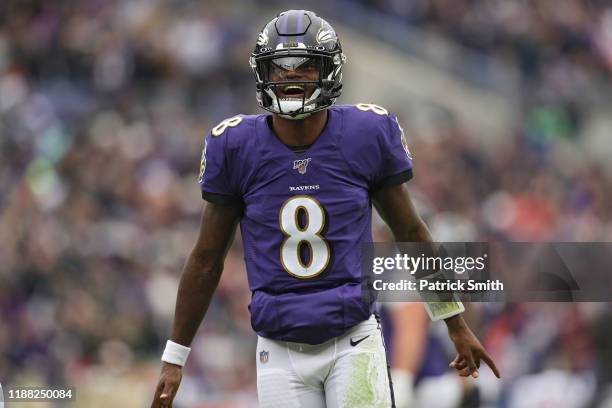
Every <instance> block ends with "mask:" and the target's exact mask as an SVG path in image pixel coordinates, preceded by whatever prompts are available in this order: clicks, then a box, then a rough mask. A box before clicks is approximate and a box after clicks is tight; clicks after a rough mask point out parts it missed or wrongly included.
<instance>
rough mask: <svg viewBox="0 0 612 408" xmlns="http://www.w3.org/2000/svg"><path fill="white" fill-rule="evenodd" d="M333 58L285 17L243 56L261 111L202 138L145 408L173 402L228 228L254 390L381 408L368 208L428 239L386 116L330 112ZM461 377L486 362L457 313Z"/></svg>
mask: <svg viewBox="0 0 612 408" xmlns="http://www.w3.org/2000/svg"><path fill="white" fill-rule="evenodd" d="M345 61H346V58H345V56H344V54H343V52H342V48H341V46H340V41H339V40H338V37H337V35H336V32H335V31H334V29H333V28H332V27H331V26H330V25H329V24H328V23H327V22H326V21H325V20H323V19H322V18H320V17H318V16H317V15H315V13H313V12H310V11H304V10H290V11H286V12H284V13H281V14H280V15H278V16H277V17H276V18H274V19H273V20H272V21H270V22H269V23H268V24H266V26H265V27H264V28H263V30H262V31H261V32H260V34H259V37H258V39H257V44H256V46H255V50H254V52H253V54H252V56H251V58H250V65H251V68H252V69H253V72H254V74H255V78H256V84H257V91H256V95H257V101H258V103H259V105H260V106H261V107H262V108H263V109H265V110H267V111H269V112H271V114H266V115H253V116H246V115H237V116H234V117H232V118H229V119H226V120H224V121H223V122H221V123H220V124H219V125H217V126H215V127H214V128H213V129H212V131H211V133H210V134H209V135H208V137H207V138H206V139H205V142H204V149H203V155H202V162H201V170H200V180H199V184H200V187H201V191H202V196H203V198H204V200H206V202H207V203H206V205H205V207H204V210H203V213H202V219H201V226H200V232H199V236H198V238H197V241H196V243H195V246H194V248H193V249H192V251H191V253H190V255H189V257H188V260H187V262H186V265H185V267H184V270H183V274H182V277H181V281H180V285H179V290H178V297H177V302H176V311H175V317H174V325H173V330H172V336H171V340H169V341H168V342H167V344H166V349H165V351H164V354H163V356H162V360H163V367H162V371H161V376H160V379H159V383H158V386H157V389H156V392H155V396H154V402H153V406H154V407H166V406H170V405H171V404H172V401H173V398H174V396H175V394H176V392H177V389H178V387H179V384H180V381H181V375H182V366H183V365H184V364H185V361H186V359H187V355H188V353H189V351H190V348H189V346H190V344H191V342H192V340H193V338H194V336H195V334H196V331H197V329H198V327H199V326H200V323H201V321H202V319H203V317H204V315H205V313H206V310H207V308H208V306H209V303H210V300H211V298H212V295H213V292H214V291H215V288H216V286H217V283H218V282H219V279H220V277H221V272H222V270H223V263H224V259H225V256H226V253H227V251H228V248H229V246H230V244H231V243H232V239H233V237H234V232H235V230H236V227H237V225H238V223H240V229H241V233H242V240H243V246H244V257H245V263H246V269H247V277H248V283H249V287H250V289H251V292H252V299H251V304H250V306H249V309H250V312H251V324H252V326H253V329H254V330H255V332H256V333H257V335H258V344H257V351H256V364H257V389H258V398H259V403H260V406H261V407H262V408H268V407H282V408H290V407H308V408H316V407H368V408H373V407H384V408H387V407H390V406H393V392H392V388H391V381H390V378H389V376H388V371H389V370H388V368H387V363H386V356H385V349H384V345H383V339H382V335H381V332H380V325H379V323H378V321H377V319H376V318H375V304H373V303H364V302H363V301H362V299H361V279H362V277H361V266H360V265H361V264H360V262H361V251H360V246H361V244H362V243H367V242H371V240H372V236H371V223H372V221H371V215H372V203H374V205H375V206H376V208H377V210H378V211H379V212H380V213H381V215H382V216H383V218H384V219H385V221H386V222H387V223H388V225H389V226H390V228H391V230H392V232H393V234H394V237H395V239H396V240H397V241H411V242H415V241H426V242H429V241H431V236H430V234H429V232H428V230H427V227H426V226H425V225H424V223H423V222H422V220H421V219H420V218H419V216H418V215H417V214H416V212H415V209H414V206H413V205H412V202H411V201H410V197H409V195H408V191H407V189H406V186H405V185H404V183H405V182H406V181H408V180H409V179H410V178H411V177H412V159H411V156H410V152H409V150H408V148H407V146H406V141H405V139H404V134H403V131H402V129H401V127H400V125H399V123H398V121H397V119H396V117H395V116H394V115H392V114H390V113H389V112H387V110H385V109H384V108H382V107H380V106H376V105H372V104H358V105H346V106H334V102H335V101H336V98H338V96H340V93H341V90H342V67H343V65H344V63H345ZM445 321H446V324H447V325H448V330H449V335H450V337H451V339H452V340H453V341H454V344H455V346H456V348H457V352H458V355H457V357H456V359H455V360H454V362H453V365H454V367H455V368H456V369H457V370H458V371H459V373H460V374H461V375H464V376H468V375H472V376H474V377H476V376H478V368H479V364H480V361H481V360H483V361H485V362H486V363H487V364H488V365H489V366H490V367H491V368H492V369H493V371H494V372H495V373H496V375H498V373H497V369H496V368H495V364H494V363H493V361H492V360H491V358H490V357H489V356H488V354H487V353H486V351H485V350H484V349H483V347H482V345H481V344H480V342H479V341H478V340H477V339H476V337H475V336H474V334H473V333H472V332H471V331H470V329H469V328H468V327H467V326H466V324H465V322H464V320H463V318H462V317H461V315H460V314H455V315H453V316H447V318H446V320H445Z"/></svg>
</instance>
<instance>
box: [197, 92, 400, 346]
mask: <svg viewBox="0 0 612 408" xmlns="http://www.w3.org/2000/svg"><path fill="white" fill-rule="evenodd" d="M328 112H329V118H328V122H327V125H326V127H325V130H324V131H323V133H322V134H321V135H320V136H319V138H318V139H317V140H316V141H315V142H314V143H313V144H312V145H311V146H310V147H309V148H308V149H307V150H306V151H304V152H302V153H296V152H295V151H293V150H292V149H291V148H289V147H288V146H286V145H284V144H283V143H282V142H281V141H280V140H279V139H278V138H277V137H276V135H275V134H274V132H273V131H272V130H271V128H270V124H269V123H270V119H271V116H270V115H254V116H242V115H239V116H235V117H233V118H230V119H226V120H225V121H223V122H221V123H220V124H219V125H217V126H216V127H215V128H213V130H212V132H211V134H210V135H209V136H208V137H207V139H206V142H205V146H204V153H203V155H202V166H201V174H200V187H201V190H202V196H203V197H204V198H205V199H206V200H209V201H213V202H218V203H225V202H229V201H232V202H235V203H238V204H239V205H242V206H243V209H244V210H243V215H242V218H241V220H240V229H241V232H242V239H243V245H244V257H245V262H246V270H247V275H248V281H249V287H250V289H251V292H252V299H251V304H250V306H249V309H250V311H251V324H252V326H253V329H254V330H255V331H256V332H257V333H258V334H259V335H261V336H263V337H267V338H272V339H276V340H284V341H294V342H300V343H309V344H318V343H322V342H324V341H326V340H328V339H330V338H333V337H336V336H339V335H341V334H342V333H344V332H345V331H346V330H348V329H349V328H351V327H353V326H354V325H356V324H358V323H360V322H361V321H364V320H366V319H367V318H368V317H369V316H370V315H371V313H372V312H373V310H374V305H373V304H366V303H363V302H362V300H361V244H362V243H367V242H371V240H372V233H371V219H372V205H371V194H372V192H373V191H376V189H379V188H382V187H385V186H388V185H394V184H400V183H403V182H405V181H406V180H408V179H410V178H411V176H412V161H411V158H410V153H409V151H408V148H407V146H406V143H405V140H404V135H403V131H402V129H401V127H400V126H399V124H398V122H397V119H396V118H395V117H394V116H393V115H389V114H388V113H387V111H386V110H384V109H383V108H381V107H378V106H375V105H367V104H360V105H356V106H353V105H340V106H335V107H332V108H329V109H328Z"/></svg>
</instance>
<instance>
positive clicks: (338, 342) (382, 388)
mask: <svg viewBox="0 0 612 408" xmlns="http://www.w3.org/2000/svg"><path fill="white" fill-rule="evenodd" d="M256 361H257V394H258V397H259V406H260V408H326V407H327V408H361V407H363V408H390V407H391V385H390V383H389V375H388V370H387V359H386V356H385V348H384V344H383V338H382V334H381V329H380V327H379V325H378V322H377V321H376V319H375V317H374V316H371V317H370V319H369V320H366V321H365V322H362V323H360V324H358V325H357V326H355V327H353V328H352V329H350V330H349V331H348V332H347V333H346V334H344V335H342V336H339V337H336V338H333V339H331V340H328V341H326V342H325V343H322V344H317V345H314V346H313V345H309V344H301V343H293V342H287V341H276V340H270V339H266V338H263V337H259V339H258V342H257V354H256Z"/></svg>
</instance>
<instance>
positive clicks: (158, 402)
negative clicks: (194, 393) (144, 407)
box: [151, 362, 183, 408]
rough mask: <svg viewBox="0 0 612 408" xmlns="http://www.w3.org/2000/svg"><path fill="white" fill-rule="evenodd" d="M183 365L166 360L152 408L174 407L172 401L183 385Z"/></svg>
mask: <svg viewBox="0 0 612 408" xmlns="http://www.w3.org/2000/svg"><path fill="white" fill-rule="evenodd" d="M181 378H183V367H181V366H178V365H176V364H170V363H166V362H164V363H163V365H162V370H161V374H160V376H159V382H158V383H157V388H156V389H155V397H153V403H152V404H151V408H172V401H173V400H174V396H175V395H176V392H177V391H178V388H179V385H181Z"/></svg>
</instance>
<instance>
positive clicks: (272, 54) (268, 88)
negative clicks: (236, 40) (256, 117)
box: [249, 10, 346, 119]
mask: <svg viewBox="0 0 612 408" xmlns="http://www.w3.org/2000/svg"><path fill="white" fill-rule="evenodd" d="M345 62H346V57H345V56H344V54H343V53H342V47H341V45H340V40H339V39H338V37H337V35H336V32H335V30H334V29H333V28H332V26H331V25H330V24H329V23H328V22H327V21H325V20H324V19H322V18H321V17H319V16H317V15H316V14H315V13H313V12H312V11H306V10H289V11H285V12H282V13H280V14H279V15H278V16H277V17H275V18H274V19H273V20H271V21H270V22H268V23H267V24H266V25H265V27H264V28H263V29H262V30H261V32H260V33H259V36H258V39H257V43H256V45H255V49H254V51H253V53H252V54H251V58H250V59H249V63H250V66H251V69H252V70H253V73H254V75H255V81H256V85H257V87H256V96H257V102H258V103H259V106H261V107H262V108H263V109H266V110H268V111H270V112H273V113H276V114H279V115H281V116H282V117H285V118H289V119H303V118H305V117H307V116H309V115H312V114H313V113H315V112H318V111H321V110H323V109H326V108H328V107H329V106H331V105H333V104H334V103H335V102H336V99H337V98H338V97H339V96H340V94H341V92H342V66H343V65H344V63H345ZM305 66H308V67H309V69H310V70H311V71H310V72H314V73H316V72H318V77H316V78H314V74H313V76H312V77H308V78H307V79H305V78H304V77H302V78H300V79H295V75H293V76H294V78H293V79H291V80H290V79H289V77H288V75H285V76H284V77H281V78H279V75H276V76H274V75H272V72H274V73H278V72H281V73H285V72H289V71H296V72H297V70H299V69H301V67H305ZM283 90H289V91H295V92H298V94H300V96H299V97H298V96H296V95H297V94H295V95H294V94H291V93H285V92H284V91H283ZM300 90H301V92H299V91H300ZM289 91H288V92H289Z"/></svg>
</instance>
